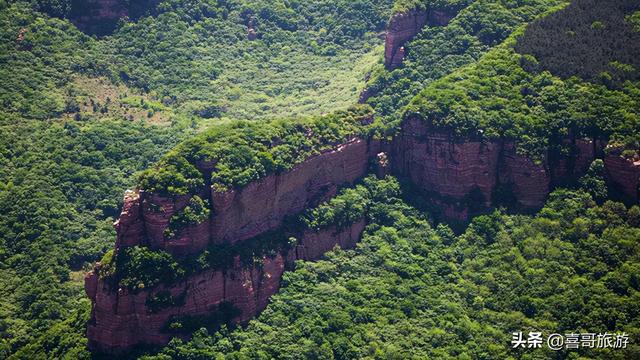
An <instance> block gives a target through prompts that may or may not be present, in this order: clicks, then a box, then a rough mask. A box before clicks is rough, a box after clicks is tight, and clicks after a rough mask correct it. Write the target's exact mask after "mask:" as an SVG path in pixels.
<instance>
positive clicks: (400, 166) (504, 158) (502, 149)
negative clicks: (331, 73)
mask: <svg viewBox="0 0 640 360" xmlns="http://www.w3.org/2000/svg"><path fill="white" fill-rule="evenodd" d="M565 145H566V146H567V147H569V148H570V149H571V151H570V154H568V155H555V154H554V155H555V156H551V154H547V155H545V156H544V157H543V158H542V159H541V160H540V161H539V162H538V163H536V162H534V161H532V160H531V159H529V158H528V157H526V156H523V155H520V154H518V151H517V143H516V142H514V141H507V140H505V141H493V142H486V141H479V140H469V139H460V138H456V137H455V136H453V135H451V134H448V133H445V132H442V131H432V130H430V129H429V128H428V127H427V125H426V124H425V123H424V122H423V121H421V120H419V119H410V120H408V121H405V122H404V124H403V126H402V130H401V132H400V134H399V135H398V136H397V137H396V138H395V139H394V141H393V144H392V147H391V151H390V156H391V164H392V166H393V169H394V173H395V174H397V175H400V176H405V177H407V178H409V179H410V180H411V182H412V183H413V184H414V185H415V186H416V187H417V188H418V189H420V190H421V191H422V192H423V193H424V194H426V195H427V196H428V197H429V198H431V200H432V201H434V202H435V203H436V204H437V206H438V208H440V209H441V210H442V212H443V213H444V214H445V215H446V217H447V218H454V219H457V220H467V219H468V217H469V216H470V215H473V214H474V213H475V212H477V211H479V210H484V209H486V208H487V207H488V206H490V205H492V204H495V203H501V200H503V201H508V202H509V203H512V204H513V203H515V204H513V205H515V206H516V207H517V208H520V209H523V210H534V209H538V208H540V207H541V206H542V205H543V204H544V202H545V200H546V197H547V195H548V194H549V192H550V191H551V190H552V188H553V187H555V186H557V185H564V184H568V183H572V182H575V180H577V179H578V178H580V177H581V176H582V175H584V174H585V173H586V171H587V169H588V168H589V165H590V164H591V162H592V161H593V160H594V159H595V158H596V156H597V155H598V152H599V151H598V149H601V148H602V145H601V144H600V143H598V144H597V146H595V145H594V144H593V143H592V142H591V141H588V140H582V139H577V140H575V141H573V142H568V143H567V144H565ZM551 157H553V160H550V158H551ZM609 162H611V160H609ZM623 167H624V166H623ZM619 168H620V167H616V169H619ZM551 169H553V170H551ZM625 169H627V170H626V171H625V170H614V171H617V172H616V175H615V178H617V179H623V178H624V179H633V178H634V175H633V170H631V168H630V167H626V168H625ZM613 177H614V176H612V178H613ZM635 178H636V180H637V176H636V177H635ZM627 182H628V183H632V181H630V180H629V181H627ZM636 184H637V181H636Z"/></svg>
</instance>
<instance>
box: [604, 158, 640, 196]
mask: <svg viewBox="0 0 640 360" xmlns="http://www.w3.org/2000/svg"><path fill="white" fill-rule="evenodd" d="M604 165H605V168H606V170H607V178H608V181H609V182H610V183H611V184H613V185H614V187H615V188H616V189H617V190H618V191H619V196H621V197H623V199H624V200H625V201H626V202H629V203H637V202H638V198H639V189H640V161H635V162H634V161H632V160H627V159H625V158H623V157H622V156H620V155H618V154H615V153H614V154H609V155H607V156H606V157H605V158H604Z"/></svg>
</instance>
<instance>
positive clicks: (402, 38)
mask: <svg viewBox="0 0 640 360" xmlns="http://www.w3.org/2000/svg"><path fill="white" fill-rule="evenodd" d="M454 16H455V14H454V13H450V12H447V11H444V10H436V9H430V10H421V9H413V10H411V11H408V12H404V13H397V14H395V15H393V16H392V17H391V19H390V20H389V23H388V24H387V34H386V37H385V43H384V64H385V66H386V67H387V69H394V68H396V67H398V66H400V64H402V60H403V59H404V53H405V49H404V44H405V43H406V42H407V41H409V40H411V39H412V38H413V37H414V36H416V35H417V34H418V33H419V32H420V30H422V28H423V27H424V26H425V25H427V24H428V25H429V26H444V25H447V24H448V23H449V21H450V20H451V19H452V18H453V17H454Z"/></svg>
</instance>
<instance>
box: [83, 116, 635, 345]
mask: <svg viewBox="0 0 640 360" xmlns="http://www.w3.org/2000/svg"><path fill="white" fill-rule="evenodd" d="M565 145H566V147H567V148H569V149H570V151H569V152H568V153H567V154H564V155H558V154H555V153H554V152H552V151H549V152H548V153H547V154H545V155H544V156H543V157H542V159H541V160H539V161H538V162H534V161H532V160H531V159H529V158H527V157H525V156H522V155H520V154H519V153H518V145H517V142H515V141H513V140H502V141H482V140H474V139H460V138H456V137H455V136H453V135H451V134H449V133H447V132H444V131H442V130H434V129H430V128H429V127H428V126H427V125H426V124H425V122H423V121H421V120H420V119H416V118H413V119H409V120H407V121H405V122H403V124H402V127H401V129H400V131H399V133H398V134H397V135H396V136H395V138H394V139H393V140H391V141H388V142H385V143H382V144H381V143H380V142H379V141H376V140H371V139H369V140H367V139H362V138H353V139H351V140H350V141H347V142H345V143H343V144H341V145H339V146H336V147H334V148H332V149H330V150H327V151H324V152H322V153H320V154H317V155H314V156H311V157H309V158H307V159H306V161H304V162H302V163H300V164H298V165H296V166H294V167H293V168H292V169H291V170H289V171H286V172H282V173H278V174H272V175H269V176H266V177H264V178H262V179H260V180H258V181H254V182H252V183H250V184H248V185H246V186H244V187H242V188H238V189H232V190H228V191H224V192H218V191H215V190H213V187H203V188H201V189H200V190H198V191H196V193H195V194H191V195H182V196H173V197H167V196H161V195H159V194H154V193H147V192H145V191H143V190H141V191H138V192H128V193H127V194H126V195H125V203H124V206H123V210H122V214H121V216H120V219H119V220H118V221H117V222H116V224H115V226H116V230H117V242H116V251H121V250H122V249H123V248H126V247H131V246H136V245H138V246H147V247H150V248H153V249H158V250H164V251H167V252H169V253H171V254H172V255H173V256H174V257H178V258H179V257H183V256H187V255H190V254H196V253H198V252H201V251H203V249H205V248H206V247H207V246H208V245H211V244H242V243H243V242H244V241H248V239H255V237H256V236H259V235H260V234H264V233H267V232H269V231H272V230H275V229H279V228H281V227H282V226H283V225H285V224H286V223H287V219H288V217H289V216H292V215H296V214H299V213H300V212H301V211H302V210H304V209H306V208H308V207H313V206H315V205H317V204H319V203H320V202H323V201H326V200H328V199H330V198H331V197H333V196H334V195H335V194H336V190H337V188H338V187H339V186H342V185H344V184H353V183H354V182H355V181H356V180H357V179H358V178H361V177H362V176H364V175H365V174H366V173H367V172H368V171H370V170H372V171H375V172H376V173H378V174H379V176H383V175H385V174H388V173H391V174H393V175H396V176H399V177H404V178H407V179H409V180H410V181H411V182H412V183H413V184H414V185H415V187H416V189H417V190H418V191H419V192H421V193H422V194H423V195H426V197H427V198H428V199H429V201H430V202H431V203H432V204H433V205H434V206H435V207H436V208H438V209H439V210H440V211H441V212H442V213H443V214H444V216H445V217H446V218H448V219H452V218H453V219H458V220H461V221H466V220H468V219H469V217H470V216H471V215H474V214H475V213H478V212H481V211H483V210H486V209H487V208H488V207H490V206H492V205H496V204H497V205H500V204H503V203H509V204H515V207H517V208H519V209H521V210H530V209H537V208H539V207H540V206H542V205H543V203H544V201H545V198H546V196H547V195H548V193H549V192H550V191H551V189H552V188H553V187H555V186H558V185H566V184H571V183H573V182H575V181H576V180H577V179H578V178H579V177H580V176H581V175H582V174H584V173H585V172H586V171H587V169H588V167H589V165H590V164H591V162H592V161H593V160H594V159H595V158H596V157H599V156H602V155H603V154H604V144H603V143H600V142H596V143H593V142H591V141H588V140H583V139H568V140H567V141H566V144H565ZM370 165H373V167H371V166H370ZM605 165H606V170H607V174H608V179H609V182H610V184H611V185H612V186H614V187H616V188H618V189H619V190H620V191H621V192H622V193H623V194H625V196H627V197H628V198H630V199H632V200H633V201H636V202H637V199H638V183H639V177H640V164H638V163H633V162H631V161H629V160H626V159H624V158H622V157H621V156H620V155H616V154H615V153H609V154H608V155H607V156H606V157H605ZM214 166H215V164H213V163H211V164H203V163H200V164H199V165H198V167H199V168H200V170H201V171H203V172H205V173H206V172H207V169H208V170H209V171H210V170H211V168H212V167H214ZM195 195H198V196H199V197H201V198H203V199H206V200H207V201H208V206H209V208H210V212H208V217H207V218H206V219H205V220H204V221H202V222H200V223H198V224H192V225H188V226H186V227H184V228H182V229H180V230H179V231H177V233H176V234H175V235H174V236H170V237H168V236H167V229H168V227H169V226H170V222H171V218H172V217H173V216H174V215H175V214H177V213H178V212H179V211H181V210H182V209H184V208H185V207H186V206H187V204H188V203H189V201H190V200H191V197H193V196H195ZM364 225H365V223H364V221H359V222H356V223H354V224H352V225H351V226H349V227H347V228H342V229H337V228H335V227H334V228H328V229H324V230H322V231H317V232H316V231H308V230H305V231H304V232H303V233H301V234H295V237H296V238H297V239H299V242H298V243H297V245H295V246H294V247H292V248H289V249H286V250H283V251H280V252H278V253H276V254H275V255H272V256H265V257H263V259H262V261H261V262H260V264H258V265H256V264H253V265H246V264H242V263H241V262H240V261H239V259H237V258H235V259H234V261H233V266H231V267H229V268H226V269H225V270H220V269H217V270H205V271H202V272H200V273H196V274H195V275H190V276H188V277H186V278H185V279H182V280H180V281H179V282H178V283H174V284H171V285H160V286H157V287H154V288H144V289H139V290H138V291H137V292H136V291H131V290H129V289H127V288H124V287H120V286H117V285H114V284H113V283H112V282H110V281H108V280H106V279H101V278H100V277H99V276H98V273H99V270H100V265H98V266H97V268H96V271H94V272H92V273H90V274H88V276H87V277H86V282H85V288H86V292H87V294H88V295H89V297H90V298H91V300H92V303H93V311H92V317H91V321H90V324H89V327H88V337H89V340H90V344H91V346H92V347H93V348H96V349H100V350H102V351H107V352H114V351H120V350H126V349H127V348H130V347H131V346H134V345H136V344H141V343H151V344H163V343H165V342H166V341H167V340H168V339H169V338H170V337H171V336H173V335H176V332H175V331H172V329H173V330H175V328H172V325H171V323H172V321H174V320H175V321H178V320H176V319H180V318H181V317H185V316H186V317H188V316H203V315H207V314H215V313H216V312H219V311H220V308H221V307H222V306H223V305H225V304H228V305H229V306H231V307H232V308H233V309H235V310H237V311H238V312H237V313H233V314H232V315H230V316H231V317H232V320H233V321H234V322H244V321H246V320H248V319H250V318H251V317H253V316H254V315H256V314H257V313H258V312H259V311H260V310H262V309H263V308H264V307H265V306H266V304H267V302H268V299H269V297H270V296H271V295H272V294H274V293H275V292H276V291H277V289H278V286H279V282H280V279H281V276H282V273H283V271H284V270H285V269H286V268H287V267H288V266H289V265H291V264H292V262H293V261H295V260H297V259H305V260H314V259H318V258H319V257H321V256H322V254H324V253H325V252H326V251H328V250H330V249H332V248H333V247H334V246H335V245H339V246H341V247H352V246H353V245H354V244H355V242H356V241H357V240H358V238H359V236H360V234H361V232H362V231H363V229H364ZM161 294H164V295H163V296H165V298H166V297H168V298H169V299H172V301H171V302H170V303H169V305H168V306H163V307H161V308H159V309H158V308H157V307H154V306H153V305H152V304H150V303H149V299H151V298H154V297H159V296H160V295H161ZM174 300H175V301H174ZM225 306H226V305H225ZM175 321H174V322H175ZM178 323H179V321H178ZM178 325H179V324H178ZM176 326H177V325H176ZM178 330H179V326H178ZM177 333H178V334H180V332H179V331H178V332H177Z"/></svg>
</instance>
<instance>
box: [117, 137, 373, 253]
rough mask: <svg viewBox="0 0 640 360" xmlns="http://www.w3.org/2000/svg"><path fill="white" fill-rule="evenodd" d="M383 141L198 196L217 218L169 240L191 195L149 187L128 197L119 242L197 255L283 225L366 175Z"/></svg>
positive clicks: (350, 145) (352, 145)
mask: <svg viewBox="0 0 640 360" xmlns="http://www.w3.org/2000/svg"><path fill="white" fill-rule="evenodd" d="M379 146H380V145H379V142H375V141H372V142H369V143H368V142H367V141H365V140H362V139H353V140H351V141H349V142H347V143H344V144H342V145H340V146H338V147H337V148H335V149H332V150H329V151H326V152H323V153H321V154H319V155H316V156H313V157H311V158H309V159H307V160H306V161H305V162H303V163H301V164H298V165H297V166H295V167H294V168H293V169H291V170H290V171H287V172H284V173H280V174H272V175H269V176H267V177H265V178H263V179H261V180H258V181H255V182H252V183H250V184H248V185H247V186H245V187H244V188H242V189H237V190H236V189H232V190H229V191H226V192H217V191H215V190H213V189H210V190H207V189H202V190H201V191H200V193H199V194H198V195H199V196H200V197H202V198H204V199H209V200H210V203H211V216H210V217H209V219H207V220H206V221H204V222H202V223H199V224H197V225H190V226H187V227H185V228H183V229H181V230H180V231H179V232H178V233H177V235H176V236H175V237H172V238H167V236H166V234H165V231H166V229H167V228H168V227H169V223H170V221H171V218H172V216H174V215H175V214H176V213H177V212H178V211H179V210H180V209H183V208H184V207H185V206H186V205H187V203H188V202H189V199H190V195H185V196H173V197H164V196H160V195H158V194H152V193H145V192H144V191H142V192H140V193H138V194H134V193H130V194H128V195H127V196H126V198H125V204H124V207H123V213H122V215H121V217H120V220H118V222H117V223H116V229H117V230H118V238H117V246H118V247H122V246H135V245H146V246H149V247H151V248H153V249H162V250H166V251H168V252H170V253H172V254H174V255H184V254H189V253H196V252H199V251H201V250H202V249H204V248H205V247H206V246H207V245H208V244H210V243H217V244H221V243H236V242H240V241H243V240H246V239H249V238H252V237H254V236H257V235H259V234H262V233H264V232H267V231H269V230H274V229H276V228H278V227H280V226H281V225H282V222H283V220H284V219H285V218H286V217H287V216H289V215H294V214H298V213H300V212H301V211H302V210H304V209H306V208H308V207H313V206H315V205H317V204H319V203H320V202H323V201H326V200H328V199H330V198H332V197H333V196H334V195H335V194H336V191H337V189H338V187H339V186H341V185H343V184H351V183H353V182H354V181H355V180H357V179H358V178H360V177H362V176H364V175H365V174H366V172H367V170H368V166H369V158H370V157H371V156H373V154H376V153H377V152H378V149H379Z"/></svg>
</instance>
